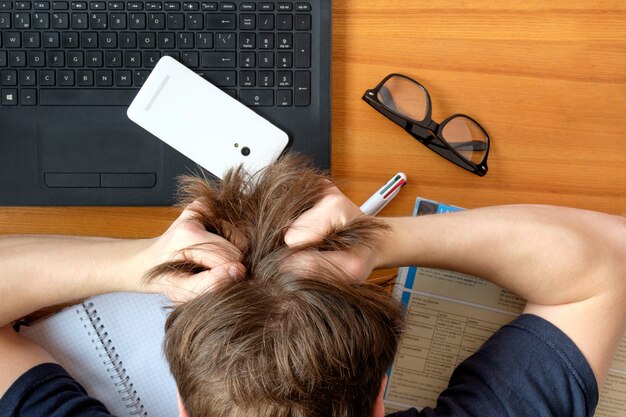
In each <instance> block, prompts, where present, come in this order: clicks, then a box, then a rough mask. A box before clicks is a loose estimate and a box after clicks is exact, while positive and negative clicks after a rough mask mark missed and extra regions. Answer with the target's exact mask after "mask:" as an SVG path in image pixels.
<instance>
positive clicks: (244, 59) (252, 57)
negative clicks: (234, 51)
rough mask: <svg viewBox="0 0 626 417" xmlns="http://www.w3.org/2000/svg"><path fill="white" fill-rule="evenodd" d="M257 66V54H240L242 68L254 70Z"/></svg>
mask: <svg viewBox="0 0 626 417" xmlns="http://www.w3.org/2000/svg"><path fill="white" fill-rule="evenodd" d="M255 65H256V54H255V53H254V52H241V53H239V67H240V68H254V67H255Z"/></svg>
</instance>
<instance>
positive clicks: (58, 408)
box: [0, 363, 111, 417]
mask: <svg viewBox="0 0 626 417" xmlns="http://www.w3.org/2000/svg"><path fill="white" fill-rule="evenodd" d="M0 412H1V414H2V415H3V416H11V417H19V416H49V417H69V416H72V417H80V416H89V417H109V416H111V414H110V413H109V412H108V411H107V409H106V408H105V406H104V405H103V404H102V403H101V402H100V401H98V400H96V399H95V398H92V397H89V396H88V395H87V393H86V392H85V389H84V388H83V387H82V386H81V385H80V384H79V383H78V382H77V381H76V380H75V379H74V378H72V377H71V376H70V375H69V374H68V373H67V372H66V371H65V369H63V368H62V367H61V366H60V365H58V364H54V363H44V364H41V365H37V366H35V367H34V368H32V369H30V370H28V371H27V372H26V373H24V374H23V375H22V376H20V377H19V378H18V379H17V380H16V381H15V382H14V383H13V385H11V387H10V388H9V389H8V390H7V392H6V393H5V394H4V395H3V396H2V398H0Z"/></svg>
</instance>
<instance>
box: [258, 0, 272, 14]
mask: <svg viewBox="0 0 626 417" xmlns="http://www.w3.org/2000/svg"><path fill="white" fill-rule="evenodd" d="M259 10H263V11H266V12H271V11H273V10H274V3H267V2H264V3H259Z"/></svg>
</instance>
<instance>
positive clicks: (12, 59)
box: [9, 51, 26, 67]
mask: <svg viewBox="0 0 626 417" xmlns="http://www.w3.org/2000/svg"><path fill="white" fill-rule="evenodd" d="M9 66H11V67H25V66H26V52H25V51H9Z"/></svg>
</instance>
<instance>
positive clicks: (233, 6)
mask: <svg viewBox="0 0 626 417" xmlns="http://www.w3.org/2000/svg"><path fill="white" fill-rule="evenodd" d="M220 10H228V11H230V10H237V5H236V4H235V3H220Z"/></svg>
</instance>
